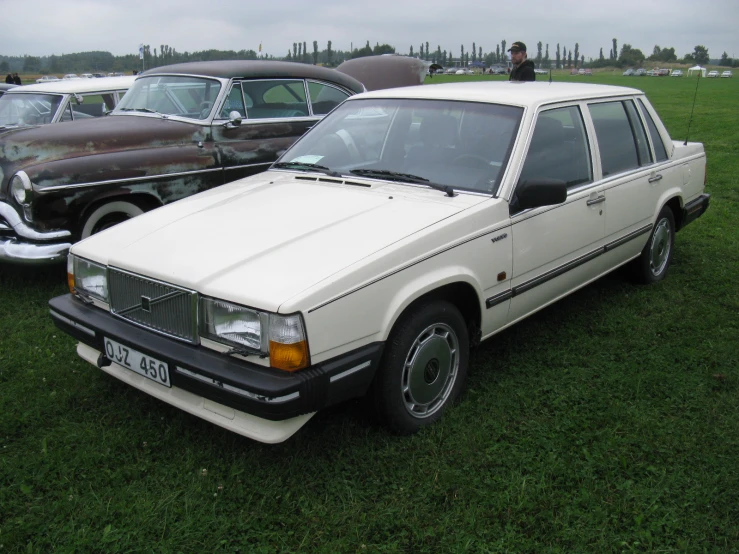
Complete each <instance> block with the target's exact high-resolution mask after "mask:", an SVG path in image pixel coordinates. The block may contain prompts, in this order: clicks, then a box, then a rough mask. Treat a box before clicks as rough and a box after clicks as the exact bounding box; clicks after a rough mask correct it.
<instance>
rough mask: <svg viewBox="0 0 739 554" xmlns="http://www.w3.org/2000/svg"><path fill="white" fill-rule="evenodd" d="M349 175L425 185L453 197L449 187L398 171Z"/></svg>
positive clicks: (376, 170) (368, 170)
mask: <svg viewBox="0 0 739 554" xmlns="http://www.w3.org/2000/svg"><path fill="white" fill-rule="evenodd" d="M349 173H351V174H353V175H359V176H360V177H370V178H373V177H374V178H377V179H385V180H386V181H405V182H407V183H413V184H416V185H426V186H427V187H431V188H432V189H435V190H440V191H441V192H445V193H446V195H447V196H454V189H453V188H452V187H451V186H450V185H440V184H438V183H432V182H431V181H429V180H428V179H426V178H425V177H421V176H419V175H413V174H411V173H400V172H398V171H390V170H388V169H352V170H351V171H350V172H349Z"/></svg>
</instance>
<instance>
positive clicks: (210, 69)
mask: <svg viewBox="0 0 739 554" xmlns="http://www.w3.org/2000/svg"><path fill="white" fill-rule="evenodd" d="M161 74H170V75H171V74H178V75H202V76H204V77H218V78H221V79H237V78H243V79H249V78H252V77H253V78H260V79H264V78H269V77H296V78H300V79H320V80H325V81H332V82H334V83H337V84H339V85H341V86H343V87H346V88H347V89H349V90H352V91H353V92H355V93H358V92H363V91H364V90H365V89H364V86H363V85H362V83H360V82H359V81H357V80H356V79H354V78H353V77H350V76H349V75H346V74H345V73H342V72H340V71H336V70H335V69H328V68H326V67H321V66H317V65H308V64H304V63H293V62H275V61H263V60H221V61H213V62H189V63H178V64H173V65H165V66H162V67H156V68H154V69H150V70H148V71H144V72H143V73H142V74H141V75H145V76H148V75H161Z"/></svg>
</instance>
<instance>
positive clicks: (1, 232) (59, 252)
mask: <svg viewBox="0 0 739 554" xmlns="http://www.w3.org/2000/svg"><path fill="white" fill-rule="evenodd" d="M71 238H72V233H70V232H69V231H47V232H41V231H36V230H35V229H32V228H31V227H29V226H28V225H26V223H24V222H23V220H22V219H21V217H20V216H19V215H18V212H16V211H15V210H14V209H13V208H12V206H9V205H8V204H6V203H4V202H0V262H11V263H15V264H24V265H44V264H53V263H58V262H62V261H64V260H65V259H66V257H67V252H68V251H69V248H70V247H71V246H72V242H71Z"/></svg>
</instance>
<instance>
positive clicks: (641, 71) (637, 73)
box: [634, 67, 647, 77]
mask: <svg viewBox="0 0 739 554" xmlns="http://www.w3.org/2000/svg"><path fill="white" fill-rule="evenodd" d="M646 74H647V70H646V69H644V68H643V67H640V68H639V69H637V70H636V71H635V72H634V75H635V76H637V77H644V76H645V75H646Z"/></svg>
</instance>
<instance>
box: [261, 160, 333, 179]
mask: <svg viewBox="0 0 739 554" xmlns="http://www.w3.org/2000/svg"><path fill="white" fill-rule="evenodd" d="M272 167H273V168H275V169H298V170H302V171H319V172H321V173H325V174H326V175H329V176H330V177H341V173H339V172H338V171H334V170H333V169H331V168H330V167H326V166H325V165H319V164H311V163H307V162H276V163H273V164H272Z"/></svg>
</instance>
